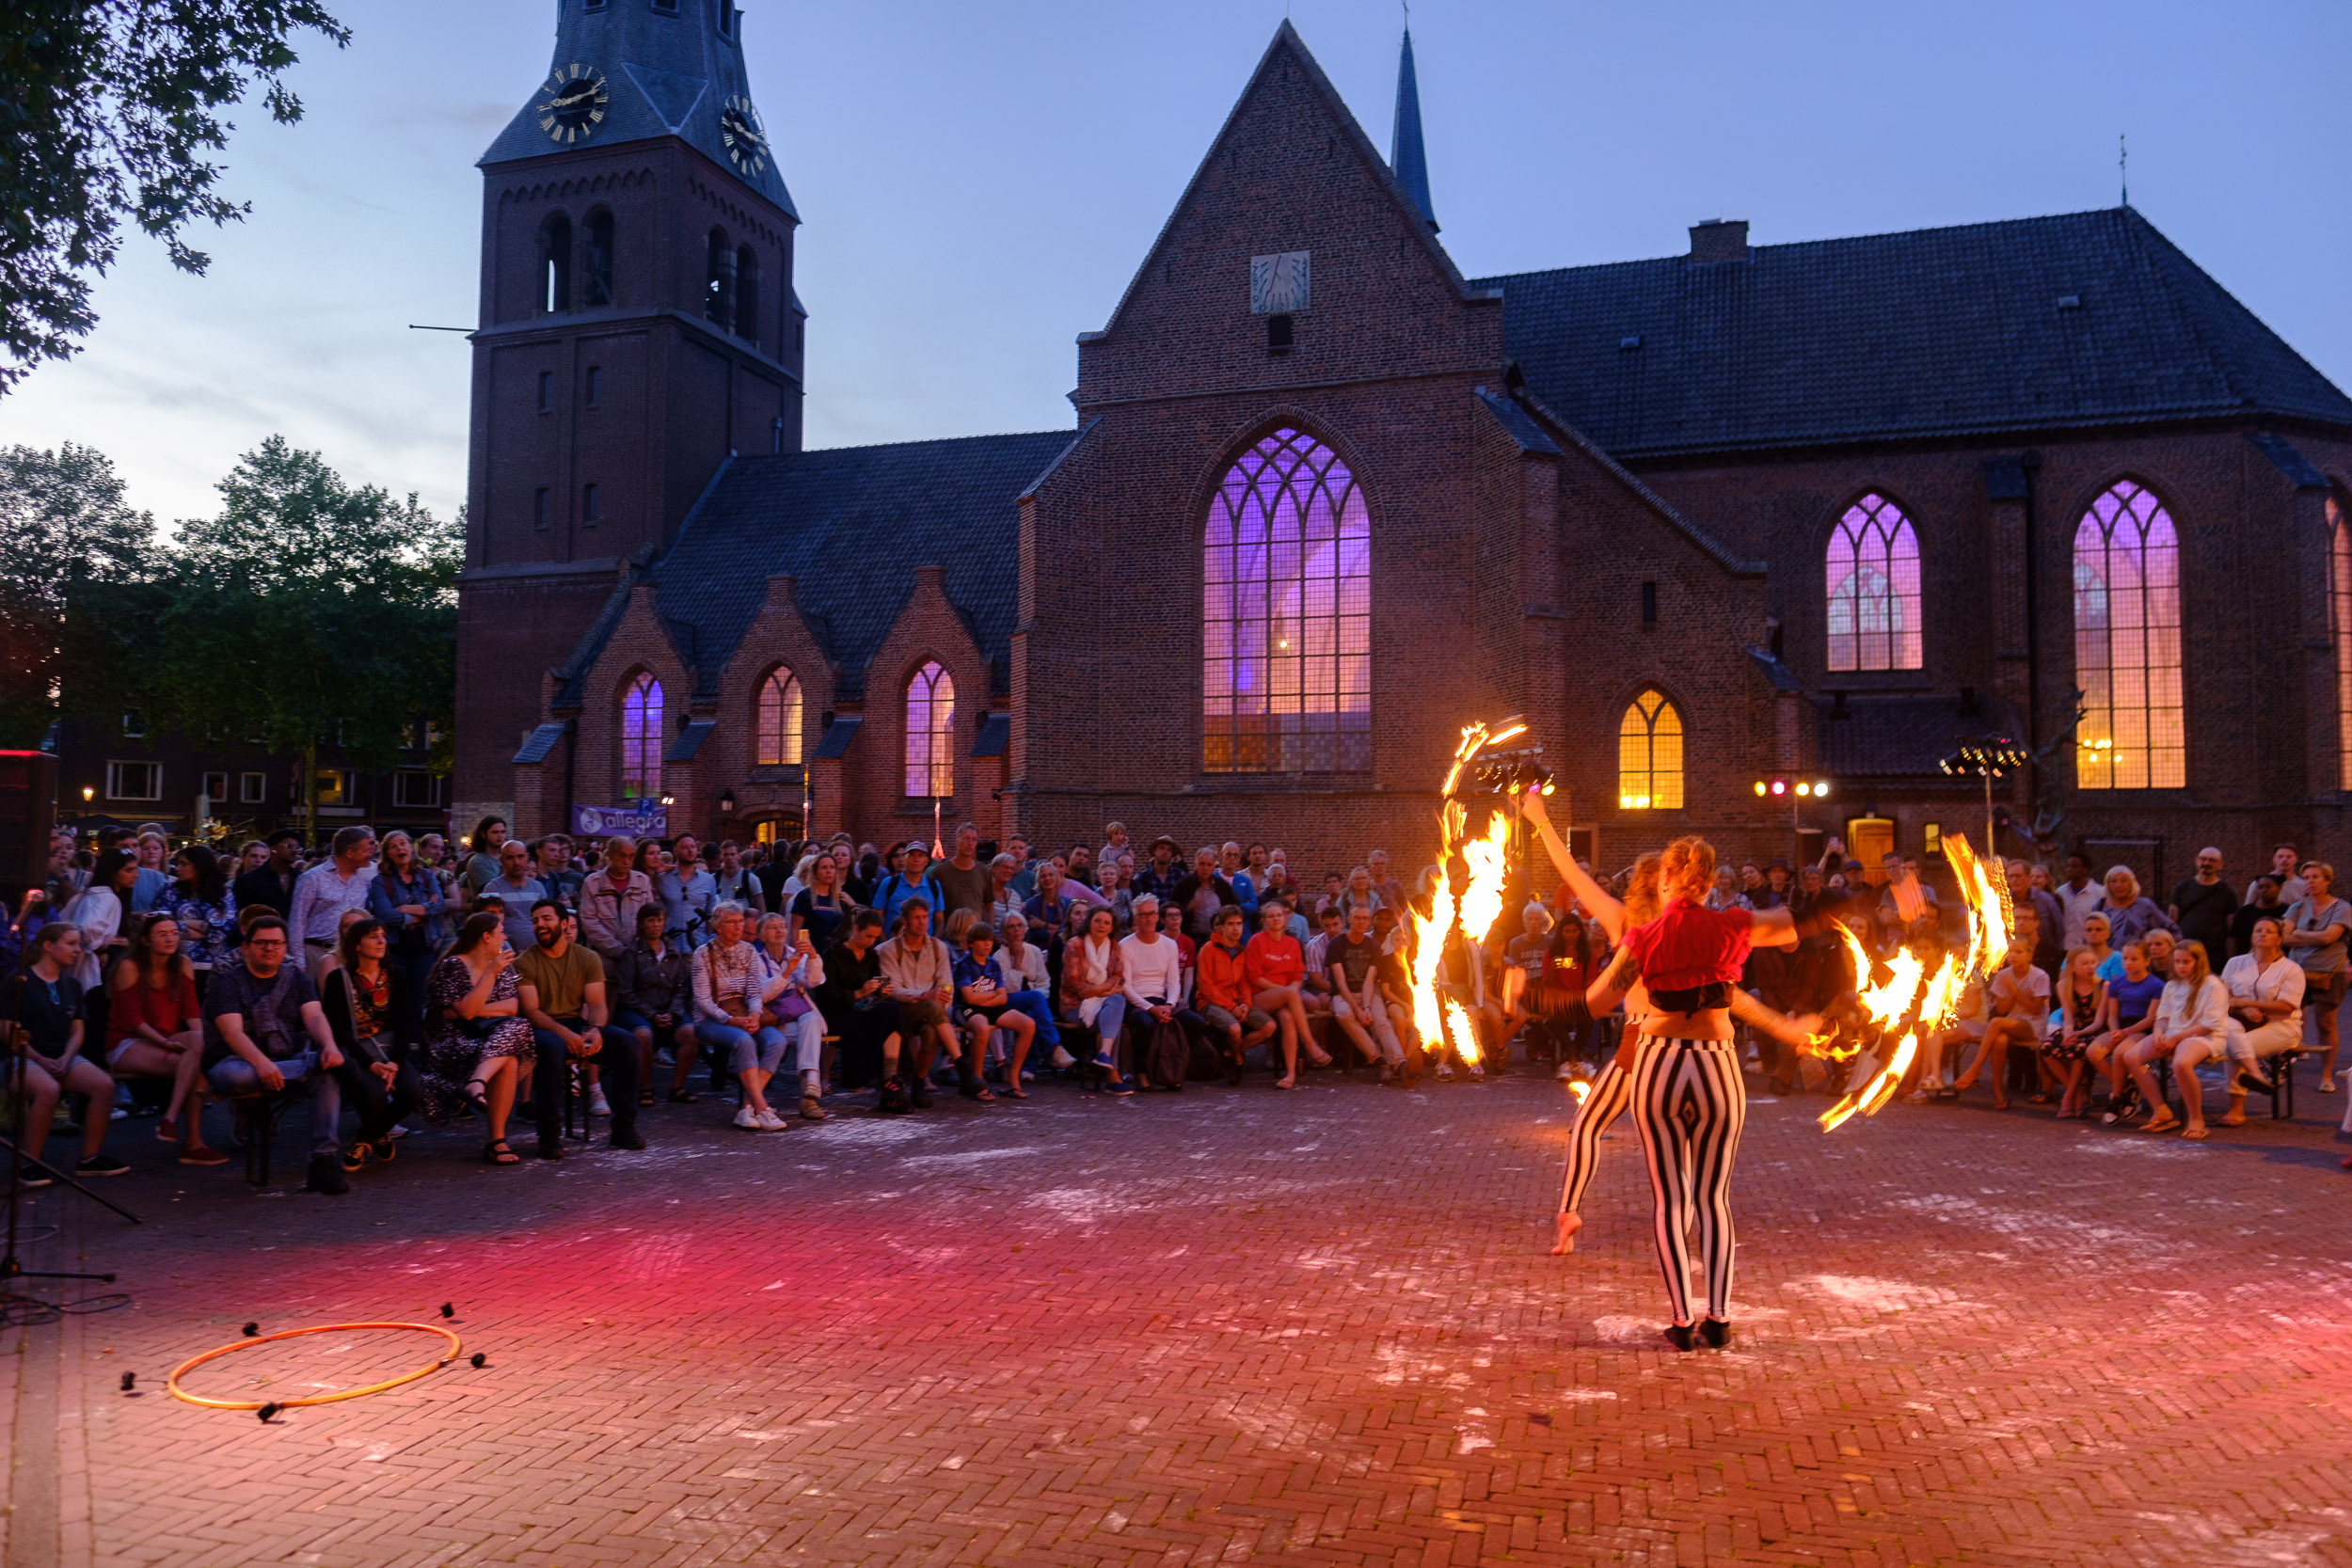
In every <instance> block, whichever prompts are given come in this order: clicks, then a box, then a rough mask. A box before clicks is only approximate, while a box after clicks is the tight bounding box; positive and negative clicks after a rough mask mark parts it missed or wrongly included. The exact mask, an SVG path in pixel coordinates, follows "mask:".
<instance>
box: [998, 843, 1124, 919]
mask: <svg viewBox="0 0 2352 1568" xmlns="http://www.w3.org/2000/svg"><path fill="white" fill-rule="evenodd" d="M1075 904H1076V900H1075V899H1073V897H1072V896H1071V895H1070V891H1069V886H1068V884H1067V883H1065V882H1064V881H1063V880H1062V874H1061V867H1060V866H1058V865H1056V864H1055V863H1053V862H1052V861H1046V862H1044V863H1041V865H1039V866H1038V868H1037V893H1036V894H1035V895H1033V896H1032V897H1031V898H1030V899H1029V901H1028V903H1027V904H1025V905H1024V906H1023V908H1022V911H1021V912H1022V913H1023V914H1024V915H1025V916H1026V917H1027V919H1028V922H1029V924H1030V925H1032V926H1036V927H1042V928H1044V929H1046V930H1050V931H1052V932H1054V933H1055V934H1056V935H1059V934H1060V933H1062V932H1064V931H1067V930H1069V929H1070V926H1071V921H1072V919H1073V910H1074V906H1075ZM1106 912H1107V911H1106ZM1113 924H1114V925H1116V924H1117V917H1116V916H1114V917H1113Z"/></svg>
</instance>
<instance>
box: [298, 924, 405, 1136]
mask: <svg viewBox="0 0 2352 1568" xmlns="http://www.w3.org/2000/svg"><path fill="white" fill-rule="evenodd" d="M390 950H391V938H390V935H389V933H388V932H387V931H386V930H385V929H384V924H383V922H381V921H379V920H374V919H362V920H358V921H355V922H353V923H352V924H350V925H347V926H345V927H343V932H342V940H341V945H340V949H339V951H338V953H337V962H336V964H335V967H334V968H332V969H330V970H328V971H327V972H326V985H325V986H323V987H322V988H321V989H320V1006H321V1007H323V1008H324V1009H325V1011H326V1027H327V1031H328V1033H330V1034H332V1035H333V1036H334V1037H335V1044H336V1047H337V1049H339V1050H341V1051H342V1053H343V1062H344V1064H345V1068H344V1071H343V1086H344V1089H345V1091H346V1092H347V1093H348V1094H349V1096H350V1099H351V1105H352V1109H353V1110H355V1111H357V1112H358V1114H359V1136H358V1141H357V1142H355V1143H353V1144H352V1145H351V1146H350V1148H348V1149H347V1150H346V1151H345V1152H344V1154H343V1169H344V1170H346V1171H356V1170H359V1169H361V1168H363V1167H364V1166H365V1165H366V1164H367V1163H368V1162H369V1161H370V1160H374V1161H376V1162H377V1163H378V1164H386V1163H389V1161H390V1160H391V1158H392V1155H393V1152H394V1149H395V1145H394V1143H393V1141H392V1140H393V1138H394V1137H395V1136H396V1132H395V1129H397V1128H398V1127H399V1126H400V1124H401V1122H403V1121H404V1120H405V1119H406V1118H407V1117H408V1116H409V1114H410V1113H411V1112H413V1111H415V1110H416V1108H417V1105H418V1103H419V1101H420V1100H421V1088H420V1086H419V1085H418V1081H417V1069H415V1068H414V1067H412V1066H410V1065H409V1062H408V1057H409V1053H410V1051H411V1050H412V1049H413V1047H414V1046H415V1044H416V1024H415V1017H416V1015H415V1012H414V1010H413V1009H412V1008H411V1007H410V1006H409V1005H408V994H407V987H408V977H407V976H406V975H405V974H402V973H401V972H400V971H399V970H398V969H396V968H394V967H393V966H392V964H391V962H390V961H389V955H390Z"/></svg>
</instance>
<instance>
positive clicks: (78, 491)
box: [0, 442, 156, 747]
mask: <svg viewBox="0 0 2352 1568" xmlns="http://www.w3.org/2000/svg"><path fill="white" fill-rule="evenodd" d="M155 567H156V553H155V519H154V518H153V517H152V516H151V515H149V514H147V513H145V512H139V511H135V510H133V508H132V507H131V505H130V503H129V502H128V501H126V500H124V499H123V486H122V480H121V479H120V477H119V476H118V475H117V474H116V472H115V468H114V465H113V464H112V463H110V462H108V461H107V459H106V455H105V453H103V452H102V451H97V450H95V449H93V448H90V447H77V446H74V445H73V444H72V443H71V442H68V443H66V444H65V445H63V446H60V447H59V448H58V449H57V450H56V451H40V449H39V448H36V447H8V448H6V449H0V744H6V745H8V746H17V747H26V746H36V745H39V744H40V739H41V736H42V735H43V734H44V733H45V732H46V731H47V730H48V728H49V726H50V724H51V723H53V722H54V721H56V718H57V717H58V700H59V696H60V693H61V692H62V690H63V689H64V686H65V683H66V680H67V678H68V676H69V674H71V676H72V681H73V685H74V694H75V697H76V699H77V701H79V702H80V704H81V705H82V706H83V707H84V708H86V709H87V710H89V711H103V710H105V709H107V708H112V707H116V706H125V707H129V706H135V705H136V693H135V687H136V685H137V680H138V672H137V663H138V658H137V655H136V653H135V645H136V643H137V642H138V641H140V639H141V635H142V632H143V629H144V618H143V616H142V614H141V613H140V611H139V610H138V608H137V607H136V606H135V604H134V603H133V602H132V601H133V599H134V598H135V596H136V595H137V594H139V593H140V592H141V591H142V590H144V589H145V588H146V586H147V585H148V584H149V583H150V582H151V579H152V578H153V577H154V576H155Z"/></svg>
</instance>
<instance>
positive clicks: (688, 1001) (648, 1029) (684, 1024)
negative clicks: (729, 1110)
mask: <svg viewBox="0 0 2352 1568" xmlns="http://www.w3.org/2000/svg"><path fill="white" fill-rule="evenodd" d="M668 918H669V917H668V916H667V915H664V914H663V913H662V912H661V906H660V904H658V903H652V902H647V903H644V904H641V905H639V906H638V907H637V915H636V923H637V940H636V941H634V942H631V943H630V944H629V945H628V947H626V948H624V949H623V950H622V951H621V954H620V956H619V958H617V959H616V960H615V962H614V964H613V967H612V970H611V971H610V973H611V974H612V988H613V1001H614V1011H613V1014H612V1022H613V1024H614V1026H615V1027H618V1028H622V1029H626V1030H628V1032H629V1034H630V1036H631V1037H633V1038H635V1040H636V1041H637V1103H638V1104H639V1105H640V1106H646V1105H651V1104H652V1103H653V1054H654V1050H655V1048H656V1047H658V1046H660V1045H665V1044H666V1045H668V1046H669V1048H670V1061H671V1067H670V1103H671V1104H673V1105H691V1104H692V1103H693V1102H694V1101H696V1100H698V1099H700V1098H701V1097H700V1096H699V1095H696V1094H694V1093H693V1092H691V1090H689V1089H688V1088H687V1086H686V1075H687V1073H688V1072H689V1071H691V1069H692V1068H693V1066H694V1055H695V1052H696V1048H697V1044H698V1042H697V1041H696V1039H695V1037H694V987H693V980H692V978H691V974H689V972H688V968H687V964H688V959H687V958H686V955H685V954H683V953H673V952H671V951H670V950H669V947H668V945H667V944H665V943H664V942H662V940H661V927H662V923H663V922H664V921H665V920H667V919H668ZM599 957H601V955H599Z"/></svg>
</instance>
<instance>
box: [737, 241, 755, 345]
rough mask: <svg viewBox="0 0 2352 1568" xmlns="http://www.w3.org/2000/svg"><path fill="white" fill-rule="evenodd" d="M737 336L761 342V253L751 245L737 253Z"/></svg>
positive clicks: (745, 246)
mask: <svg viewBox="0 0 2352 1568" xmlns="http://www.w3.org/2000/svg"><path fill="white" fill-rule="evenodd" d="M735 335H736V336H737V337H739V338H748V339H750V340H751V341H752V343H753V344H754V346H757V344H758V342H759V252H758V251H756V250H754V249H753V248H752V247H751V246H750V245H743V246H741V247H739V249H737V251H736V253H735Z"/></svg>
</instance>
